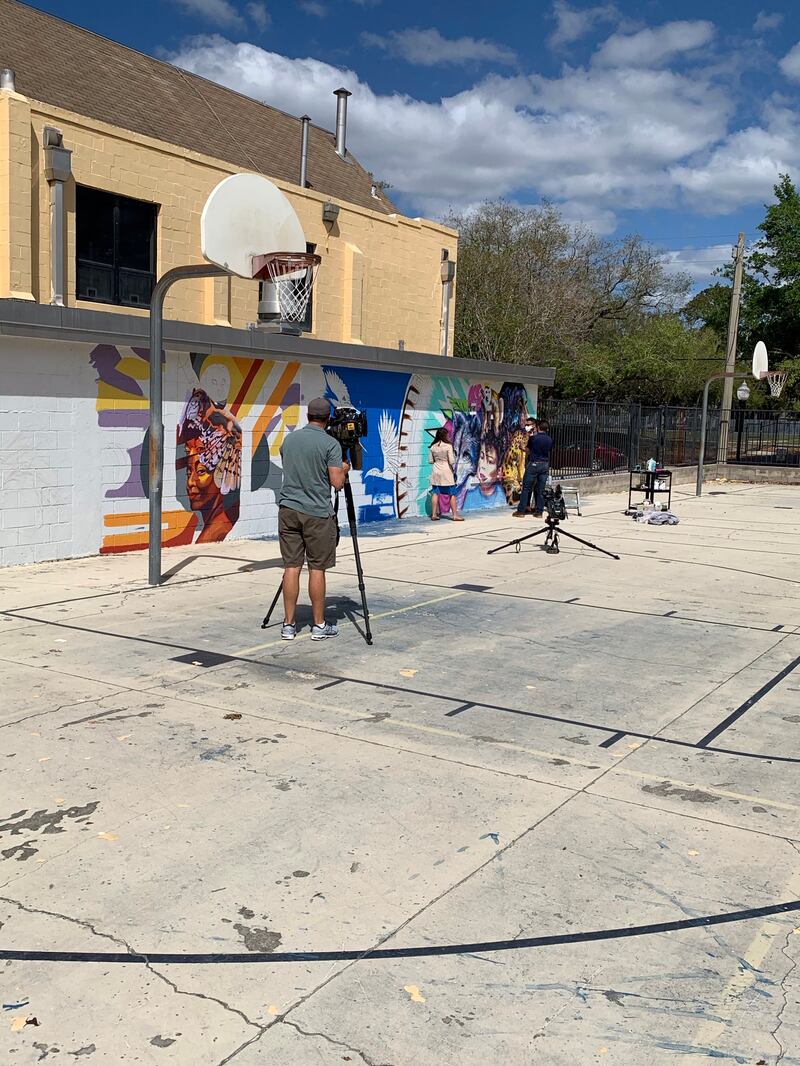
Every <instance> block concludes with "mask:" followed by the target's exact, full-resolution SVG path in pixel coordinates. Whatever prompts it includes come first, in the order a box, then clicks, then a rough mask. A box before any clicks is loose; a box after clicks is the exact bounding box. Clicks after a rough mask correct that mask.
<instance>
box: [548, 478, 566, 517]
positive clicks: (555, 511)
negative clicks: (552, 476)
mask: <svg viewBox="0 0 800 1066" xmlns="http://www.w3.org/2000/svg"><path fill="white" fill-rule="evenodd" d="M544 509H545V511H547V517H548V519H552V521H554V522H562V521H564V520H566V518H567V502H566V500H565V499H564V496H563V494H562V492H561V486H560V485H556V486H555V487H553V486H552V485H547V486H546V488H545V490H544Z"/></svg>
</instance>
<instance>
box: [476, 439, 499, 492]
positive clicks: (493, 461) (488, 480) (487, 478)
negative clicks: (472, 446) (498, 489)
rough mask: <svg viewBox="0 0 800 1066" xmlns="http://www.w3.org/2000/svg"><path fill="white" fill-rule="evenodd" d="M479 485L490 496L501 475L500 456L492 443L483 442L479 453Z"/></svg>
mask: <svg viewBox="0 0 800 1066" xmlns="http://www.w3.org/2000/svg"><path fill="white" fill-rule="evenodd" d="M477 474H478V486H479V488H480V490H481V492H482V493H483V494H484V495H485V496H488V495H489V494H490V493H491V492H492V490H493V489H494V486H495V485H496V484H497V481H498V478H499V476H500V456H499V455H498V454H497V449H496V448H495V447H494V446H493V445H492V444H482V445H481V450H480V453H479V454H478V470H477Z"/></svg>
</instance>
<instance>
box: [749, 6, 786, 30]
mask: <svg viewBox="0 0 800 1066" xmlns="http://www.w3.org/2000/svg"><path fill="white" fill-rule="evenodd" d="M782 22H783V15H782V14H781V13H780V12H779V11H772V12H770V11H759V13H758V16H757V18H756V20H755V22H754V23H753V29H754V30H755V32H756V33H764V32H765V31H766V30H777V28H778V26H780V24H781V23H782Z"/></svg>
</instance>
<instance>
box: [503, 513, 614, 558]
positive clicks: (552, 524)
mask: <svg viewBox="0 0 800 1066" xmlns="http://www.w3.org/2000/svg"><path fill="white" fill-rule="evenodd" d="M545 521H546V522H547V525H546V526H542V528H541V529H537V530H535V531H534V532H533V533H527V534H526V535H525V536H524V537H517V538H516V539H515V540H510V541H509V542H508V543H507V544H501V545H500V547H499V548H492V549H491V550H490V551H488V552H487V553H486V554H487V555H494V553H495V552H500V551H502V550H503V549H504V548H510V547H511V546H512V545H513V546H514V548H516V550H517V551H519V550H520V545H521V544H522V542H523V541H525V540H530V539H531V538H532V537H539V536H541V534H542V533H546V534H547V536H546V537H545V538H544V550H545V551H546V552H547V553H548V555H558V553H559V551H560V548H559V547H558V538H559V536H563V537H569V539H570V540H576V541H577V542H578V543H579V544H585V545H586V547H587V548H592V549H593V550H594V551H596V552H601V554H603V555H608V556H610V558H612V559H619V556H618V555H615V554H614V553H613V552H609V551H606V549H605V548H598V546H597V545H596V544H592V542H591V541H590V540H584V539H583V537H576V536H575V534H574V533H567V531H566V529H560V528H559V519H558V518H546V519H545Z"/></svg>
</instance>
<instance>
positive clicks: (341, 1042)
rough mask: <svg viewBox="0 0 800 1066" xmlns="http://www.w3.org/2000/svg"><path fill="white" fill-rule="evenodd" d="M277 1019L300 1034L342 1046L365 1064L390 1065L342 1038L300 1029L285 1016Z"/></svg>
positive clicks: (367, 1065)
mask: <svg viewBox="0 0 800 1066" xmlns="http://www.w3.org/2000/svg"><path fill="white" fill-rule="evenodd" d="M279 1021H280V1022H281V1023H282V1024H283V1025H290V1026H291V1027H292V1029H295V1030H296V1031H297V1032H298V1033H300V1035H301V1036H318V1037H320V1038H321V1039H322V1040H324V1041H325V1042H326V1043H328V1044H333V1046H334V1047H341V1048H344V1049H345V1050H346V1051H352V1052H353V1054H354V1055H358V1057H359V1058H360V1059H361V1061H362V1062H364V1063H366V1066H392V1063H391V1062H381V1063H379V1062H375V1060H374V1059H371V1058H370V1057H369V1055H367V1053H366V1052H365V1051H361V1050H360V1049H359V1048H357V1047H353V1045H352V1044H347V1043H345V1042H344V1040H334V1038H333V1037H332V1036H327V1034H325V1033H318V1032H310V1031H308V1030H307V1029H301V1028H300V1026H299V1025H298V1024H297V1022H288V1021H286V1019H285V1018H280V1019H279Z"/></svg>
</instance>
